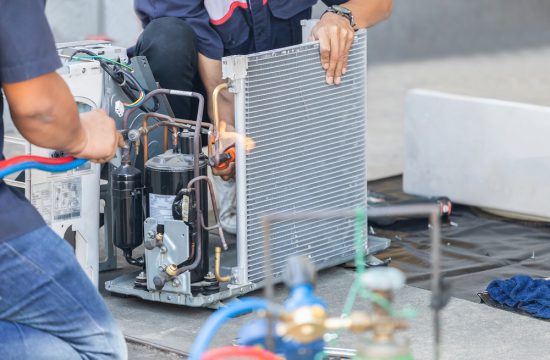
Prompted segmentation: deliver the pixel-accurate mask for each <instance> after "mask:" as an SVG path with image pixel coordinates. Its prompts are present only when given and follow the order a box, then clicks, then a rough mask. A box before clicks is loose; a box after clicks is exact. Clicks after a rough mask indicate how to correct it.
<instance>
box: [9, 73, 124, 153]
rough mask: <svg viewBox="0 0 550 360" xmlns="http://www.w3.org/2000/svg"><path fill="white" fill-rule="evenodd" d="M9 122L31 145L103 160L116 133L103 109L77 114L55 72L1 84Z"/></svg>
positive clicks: (111, 148)
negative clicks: (10, 120)
mask: <svg viewBox="0 0 550 360" xmlns="http://www.w3.org/2000/svg"><path fill="white" fill-rule="evenodd" d="M2 88H3V89H4V92H5V95H6V98H7V100H8V104H9V106H10V110H11V115H12V119H13V122H14V124H15V126H16V127H17V129H18V130H19V132H20V133H21V134H22V135H23V136H24V137H25V138H26V139H27V140H28V141H29V142H31V143H32V144H35V145H38V146H41V147H45V148H50V149H56V150H61V151H64V152H66V153H68V154H70V155H73V156H75V157H80V158H85V159H89V160H92V161H94V162H105V161H108V160H109V159H111V158H112V157H113V156H114V155H115V152H116V149H117V145H118V144H119V141H120V136H119V135H118V133H117V132H116V128H115V124H114V121H113V120H112V119H111V118H109V117H108V116H107V115H106V114H105V112H103V110H97V111H92V112H88V113H84V114H81V115H80V116H79V114H78V111H77V108H76V104H75V101H74V98H73V96H72V95H71V93H70V91H69V88H68V87H67V85H66V84H65V82H64V81H63V79H62V78H61V77H60V76H59V75H58V74H57V73H56V72H51V73H47V74H45V75H42V76H39V77H36V78H33V79H30V80H26V81H22V82H17V83H3V84H2Z"/></svg>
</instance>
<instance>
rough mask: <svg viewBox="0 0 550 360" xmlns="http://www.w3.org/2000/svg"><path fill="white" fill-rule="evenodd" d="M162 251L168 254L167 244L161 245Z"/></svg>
mask: <svg viewBox="0 0 550 360" xmlns="http://www.w3.org/2000/svg"><path fill="white" fill-rule="evenodd" d="M160 252H161V254H166V253H167V252H168V249H167V248H166V246H164V245H163V246H161V247H160Z"/></svg>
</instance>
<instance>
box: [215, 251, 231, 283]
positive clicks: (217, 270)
mask: <svg viewBox="0 0 550 360" xmlns="http://www.w3.org/2000/svg"><path fill="white" fill-rule="evenodd" d="M221 257H222V249H221V248H220V247H219V246H216V249H215V253H214V264H215V265H214V276H215V277H216V280H218V281H219V282H221V283H223V282H230V281H231V275H228V276H221V273H220V263H221Z"/></svg>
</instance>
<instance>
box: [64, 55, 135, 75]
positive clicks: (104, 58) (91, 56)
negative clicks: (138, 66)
mask: <svg viewBox="0 0 550 360" xmlns="http://www.w3.org/2000/svg"><path fill="white" fill-rule="evenodd" d="M72 58H73V59H77V60H83V59H93V60H97V59H101V60H105V61H108V62H110V63H112V64H116V65H118V66H120V67H123V68H125V69H126V70H129V71H134V69H132V67H131V66H129V65H126V64H123V63H121V62H118V61H115V60H113V59H109V58H106V57H105V56H101V55H87V56H73V57H72Z"/></svg>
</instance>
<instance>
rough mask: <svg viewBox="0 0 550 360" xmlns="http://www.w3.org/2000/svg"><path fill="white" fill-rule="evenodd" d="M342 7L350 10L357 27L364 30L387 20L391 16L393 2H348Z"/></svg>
mask: <svg viewBox="0 0 550 360" xmlns="http://www.w3.org/2000/svg"><path fill="white" fill-rule="evenodd" d="M342 6H344V7H346V8H348V9H350V10H351V12H352V13H353V17H354V18H355V23H356V24H357V27H358V28H360V29H364V28H368V27H371V26H373V25H376V24H378V23H379V22H380V21H382V20H385V19H387V18H388V17H389V16H390V15H391V11H392V7H393V0H350V1H348V2H346V3H344V4H342Z"/></svg>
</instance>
